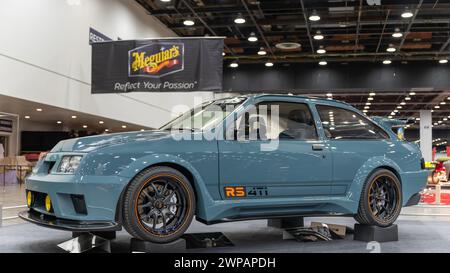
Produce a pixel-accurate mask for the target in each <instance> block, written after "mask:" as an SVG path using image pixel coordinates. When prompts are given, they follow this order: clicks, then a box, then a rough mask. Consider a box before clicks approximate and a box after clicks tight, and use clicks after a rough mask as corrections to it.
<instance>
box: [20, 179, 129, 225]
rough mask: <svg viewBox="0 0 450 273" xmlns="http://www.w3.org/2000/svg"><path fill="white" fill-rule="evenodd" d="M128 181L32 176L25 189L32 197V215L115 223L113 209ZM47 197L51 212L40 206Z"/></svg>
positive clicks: (115, 207) (114, 210) (114, 209)
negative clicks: (49, 200)
mask: <svg viewBox="0 0 450 273" xmlns="http://www.w3.org/2000/svg"><path fill="white" fill-rule="evenodd" d="M127 182H128V179H126V178H122V177H119V176H115V177H113V176H76V175H52V174H48V175H31V176H29V177H28V178H27V179H26V184H25V188H26V190H27V191H31V192H32V193H33V196H35V195H36V196H38V195H39V196H40V198H38V200H37V202H33V204H32V205H31V209H32V210H33V211H34V212H37V213H41V214H45V215H47V216H53V217H55V218H57V219H70V220H73V221H80V222H91V221H92V222H96V221H102V222H103V221H104V222H116V216H117V215H116V209H117V206H118V203H119V199H120V196H121V193H122V191H123V189H124V187H125V185H126V184H127ZM45 195H49V196H50V199H51V202H52V208H53V210H52V211H51V212H48V211H46V210H45V207H44V205H43V201H42V200H43V196H45Z"/></svg>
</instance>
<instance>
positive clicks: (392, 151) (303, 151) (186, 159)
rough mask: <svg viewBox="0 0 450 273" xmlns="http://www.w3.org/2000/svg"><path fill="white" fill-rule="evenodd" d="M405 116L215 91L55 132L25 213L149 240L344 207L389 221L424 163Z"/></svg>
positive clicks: (370, 219) (410, 198)
mask: <svg viewBox="0 0 450 273" xmlns="http://www.w3.org/2000/svg"><path fill="white" fill-rule="evenodd" d="M399 124H400V125H401V124H402V121H398V120H391V119H386V118H372V119H371V118H369V117H367V116H366V115H365V114H363V113H361V112H360V111H359V110H357V109H355V108H354V107H352V106H351V105H349V104H346V103H344V102H339V101H334V100H328V99H320V98H310V97H301V96H284V95H255V96H242V97H234V98H228V99H221V100H215V101H212V102H207V103H204V104H202V105H201V106H198V107H196V108H194V109H192V110H191V111H188V112H187V113H185V114H183V115H181V116H179V117H177V118H175V119H174V120H173V121H171V122H169V123H168V124H167V125H165V126H163V127H162V128H160V129H159V130H152V131H145V132H129V133H118V134H107V135H99V136H90V137H84V138H77V139H70V140H65V141H61V142H60V143H58V144H57V145H56V146H55V147H54V148H53V149H52V150H51V151H50V152H49V153H48V154H47V155H46V156H45V157H44V158H43V159H42V160H40V161H39V163H38V164H37V166H36V167H35V168H34V170H33V173H32V174H31V175H30V176H29V177H28V178H27V179H26V194H27V204H28V207H29V209H28V210H27V211H23V212H21V213H20V214H19V215H20V217H21V218H23V219H25V220H28V221H30V222H33V223H35V224H38V225H42V226H46V227H50V228H59V229H64V230H70V231H76V232H104V231H117V230H120V229H122V228H125V229H126V230H127V231H128V233H130V234H131V235H132V236H134V237H136V238H139V239H142V240H148V241H152V242H157V243H166V242H170V241H173V240H175V239H177V238H179V237H180V236H181V235H182V234H183V233H184V232H185V231H186V229H187V228H188V227H189V225H190V223H191V221H192V219H193V217H194V216H196V219H197V220H198V221H200V222H203V223H206V224H213V223H218V222H223V221H236V220H244V219H264V218H281V217H289V216H308V215H309V216H319V215H320V216H324V215H345V216H354V217H355V219H356V220H357V221H358V222H359V223H361V224H366V225H377V226H381V227H386V226H389V225H391V224H392V223H394V221H395V220H396V219H397V217H398V215H399V213H400V210H401V208H402V207H404V206H410V205H415V204H417V203H418V202H419V199H420V195H419V192H420V191H421V190H422V189H423V188H424V187H425V184H426V180H427V176H428V172H429V171H427V170H425V166H424V160H423V158H422V155H421V152H420V150H419V147H418V146H417V145H416V144H414V143H410V142H407V141H404V140H402V139H400V138H398V137H397V135H396V134H395V133H394V132H393V130H392V126H393V125H399Z"/></svg>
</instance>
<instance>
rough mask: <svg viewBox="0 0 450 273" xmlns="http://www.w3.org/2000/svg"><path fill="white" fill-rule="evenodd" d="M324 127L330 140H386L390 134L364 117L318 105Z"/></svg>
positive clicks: (336, 108) (341, 109)
mask: <svg viewBox="0 0 450 273" xmlns="http://www.w3.org/2000/svg"><path fill="white" fill-rule="evenodd" d="M316 108H317V111H318V112H319V116H320V119H321V121H322V127H323V129H324V131H325V135H326V137H328V138H330V139H386V138H389V136H388V134H387V133H386V132H385V131H383V130H382V129H381V128H379V127H378V126H376V125H375V124H373V123H372V122H371V121H370V120H368V119H367V118H365V117H363V116H362V115H360V114H358V113H356V112H353V111H350V110H346V109H343V108H338V107H332V106H327V105H317V106H316Z"/></svg>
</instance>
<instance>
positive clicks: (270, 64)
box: [265, 61, 273, 67]
mask: <svg viewBox="0 0 450 273" xmlns="http://www.w3.org/2000/svg"><path fill="white" fill-rule="evenodd" d="M265 66H267V67H272V66H273V63H272V62H270V61H269V62H266V64H265Z"/></svg>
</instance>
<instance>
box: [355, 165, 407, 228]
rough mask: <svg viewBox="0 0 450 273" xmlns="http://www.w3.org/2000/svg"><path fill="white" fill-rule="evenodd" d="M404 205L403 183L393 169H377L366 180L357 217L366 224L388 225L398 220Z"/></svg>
mask: <svg viewBox="0 0 450 273" xmlns="http://www.w3.org/2000/svg"><path fill="white" fill-rule="evenodd" d="M401 206H402V193H401V185H400V181H399V180H398V178H397V176H396V175H395V174H393V173H392V172H391V171H389V170H386V169H380V170H377V171H375V172H374V173H373V174H372V175H371V176H370V177H369V179H368V180H367V181H366V183H365V184H364V187H363V192H362V195H361V199H360V203H359V208H358V214H357V215H356V216H355V219H356V220H357V221H358V222H359V223H361V224H366V225H377V226H381V227H386V226H390V225H392V224H393V223H394V222H395V220H397V217H398V215H399V214H400V210H401Z"/></svg>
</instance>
